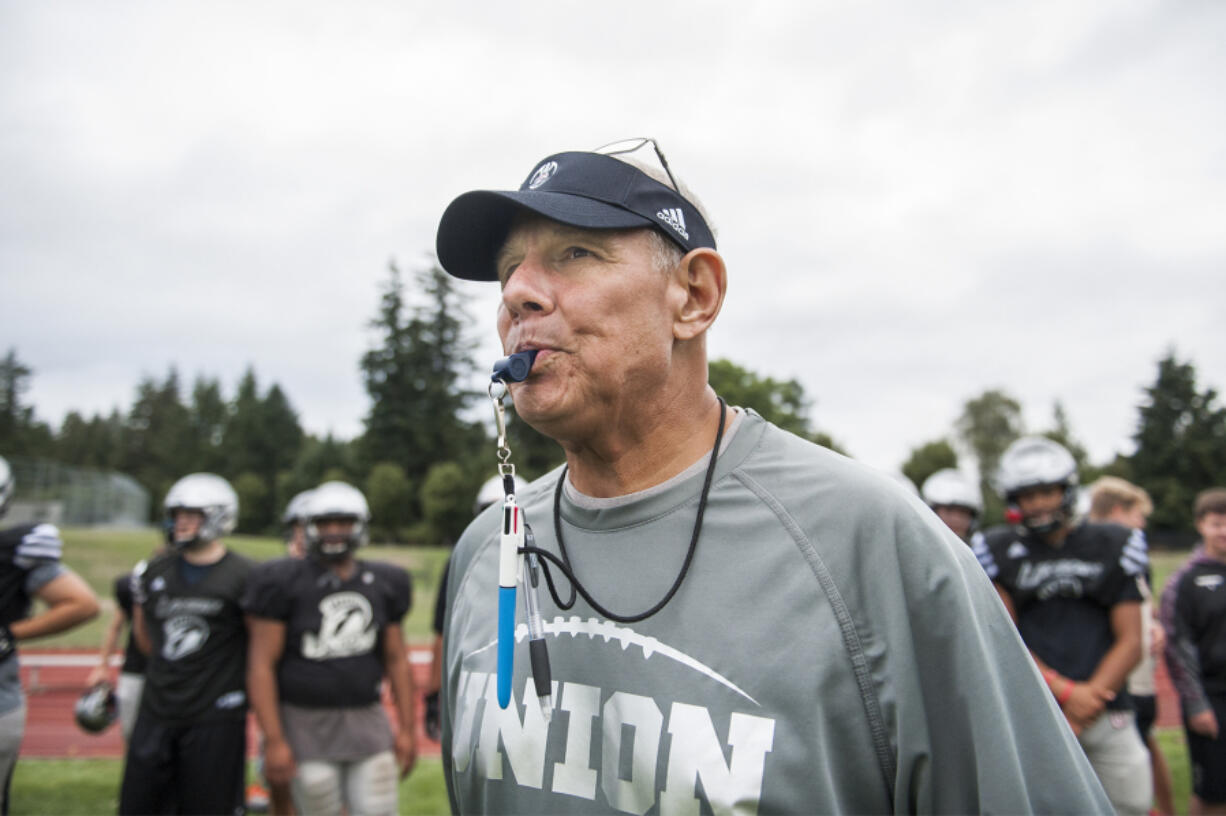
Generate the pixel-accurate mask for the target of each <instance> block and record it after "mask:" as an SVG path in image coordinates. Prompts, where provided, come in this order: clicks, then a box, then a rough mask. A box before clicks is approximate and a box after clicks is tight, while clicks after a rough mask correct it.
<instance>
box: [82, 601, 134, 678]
mask: <svg viewBox="0 0 1226 816" xmlns="http://www.w3.org/2000/svg"><path fill="white" fill-rule="evenodd" d="M127 622H128V616H127V615H126V614H125V613H124V611H123V607H122V606H116V607H115V614H114V615H112V616H111V622H110V623H109V624H107V627H106V632H105V633H104V634H103V635H102V646H101V648H100V649H99V650H98V665H97V666H95V667H94V669H93V671H91V672H90V673H89V677H88V678H86V680H85V683H86V685H89V686H92V685H95V684H97V683H101V682H102V681H103V680H106V679H108V678H109V677H110V674H111V655H113V654H115V651H116V648H117V647H118V645H119V633H120V632H122V631H123V627H124V624H126V623H127Z"/></svg>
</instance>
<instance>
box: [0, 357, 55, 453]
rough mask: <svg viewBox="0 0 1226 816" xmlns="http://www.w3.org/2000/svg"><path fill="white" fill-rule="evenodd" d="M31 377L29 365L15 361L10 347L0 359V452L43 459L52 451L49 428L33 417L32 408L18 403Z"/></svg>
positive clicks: (28, 385)
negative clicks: (41, 457) (42, 457)
mask: <svg viewBox="0 0 1226 816" xmlns="http://www.w3.org/2000/svg"><path fill="white" fill-rule="evenodd" d="M33 374H34V371H33V370H32V369H31V368H30V367H29V366H27V365H26V364H25V363H23V362H21V361H20V360H19V359H17V350H16V349H14V348H10V349H9V351H8V354H6V355H5V357H4V359H3V360H0V453H3V454H7V455H9V456H13V455H15V454H16V455H26V456H46V455H50V454H51V452H52V449H53V447H54V439H53V435H52V433H51V428H50V427H48V426H47V424H46V423H45V422H39V421H38V420H37V419H36V418H35V416H34V407H33V406H31V405H25V404H23V402H22V396H23V395H24V394H25V392H26V390H27V389H28V388H29V387H30V378H31V377H32V376H33Z"/></svg>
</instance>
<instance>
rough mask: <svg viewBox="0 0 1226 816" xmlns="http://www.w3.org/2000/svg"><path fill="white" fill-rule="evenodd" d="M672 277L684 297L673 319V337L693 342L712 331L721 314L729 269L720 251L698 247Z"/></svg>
mask: <svg viewBox="0 0 1226 816" xmlns="http://www.w3.org/2000/svg"><path fill="white" fill-rule="evenodd" d="M673 275H674V283H676V284H677V285H679V286H680V287H682V290H683V293H684V297H685V300H684V302H682V303H681V304H680V306H679V308H678V309H677V312H676V318H675V319H674V320H673V337H675V338H676V339H678V340H692V339H694V338H695V337H698V336H699V335H701V334H702V333H703V332H705V331H706V330H707V329H708V328H710V327H711V324H712V323H714V322H715V318H716V316H717V315H719V310H720V309H721V308H722V307H723V305H724V293H725V292H726V291H727V288H728V270H727V268H726V267H725V266H724V259H723V258H722V257H721V256H720V254H719V253H718V252H716V251H715V250H713V249H709V248H707V247H699V248H698V249H693V250H690V251H689V252H688V253H686V255H685V257H684V258H682V259H681V262H680V263H679V264H677V268H676V269H675V270H674V271H673Z"/></svg>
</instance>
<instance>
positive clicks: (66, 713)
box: [21, 649, 439, 758]
mask: <svg viewBox="0 0 1226 816" xmlns="http://www.w3.org/2000/svg"><path fill="white" fill-rule="evenodd" d="M425 651H426V653H427V654H428V653H429V652H428V650H425ZM21 654H22V655H23V656H27V657H29V656H33V655H79V654H94V655H96V654H97V652H73V651H61V650H50V649H49V650H31V649H24V650H22V652H21ZM409 665H410V667H411V668H412V671H413V681H414V682H415V683H416V684H417V686H418V687H419V688H420V687H421V686H422V684H424V683H425V681H426V674H427V672H428V670H429V668H428V664H426V663H412V662H411V663H410V664H409ZM89 671H90V667H88V666H83V667H78V666H38V667H31V666H29V665H28V661H23V663H22V666H21V682H22V685H24V686H25V689H26V706H27V709H28V713H27V717H26V733H25V738H24V739H23V740H22V743H21V756H26V757H58V758H63V757H120V756H122V755H123V739H122V738H121V737H120V734H119V724H118V723H116V724H115V725H113V726H111V727H110V728H108V729H107V730H106V731H105V732H103V733H102V734H87V733H86V732H84V731H82V730H81V729H80V728H79V727H78V726H77V721H76V719H75V718H74V716H73V706H74V705H75V704H76V702H77V698H78V697H80V696H81V693H82V692H83V691H85V678H86V677H87V676H88V675H89ZM384 702H385V704H386V703H387V700H385V701H384ZM417 709H418V710H417V723H418V742H417V745H418V751H419V752H420V753H421V754H423V755H431V756H433V755H437V754H438V752H439V745H438V743H437V742H434V741H433V740H430V739H429V738H427V737H426V736H425V734H423V733H421V723H422V710H421V709H422V702H421V698H420V696H419V697H418V700H417ZM389 711H390V708H389ZM391 716H392V722H393V723H394V722H396V720H395V715H394V714H392V715H391ZM258 735H259V730H258V729H257V728H256V725H255V718H254V717H248V719H247V736H248V739H247V750H248V753H249V754H250V755H252V756H254V755H255V753H256V751H258V750H259V739H258Z"/></svg>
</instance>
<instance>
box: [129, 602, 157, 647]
mask: <svg viewBox="0 0 1226 816" xmlns="http://www.w3.org/2000/svg"><path fill="white" fill-rule="evenodd" d="M132 637H133V638H135V639H136V648H138V649H140V650H141V653H142V654H144V655H145V656H146V657H148V656H149V655H151V654H153V641H152V640H151V639H150V638H149V624H148V621H147V620H146V618H145V610H144V608H143V607H141V606H140V605H139V604H134V605H133V606H132Z"/></svg>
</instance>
